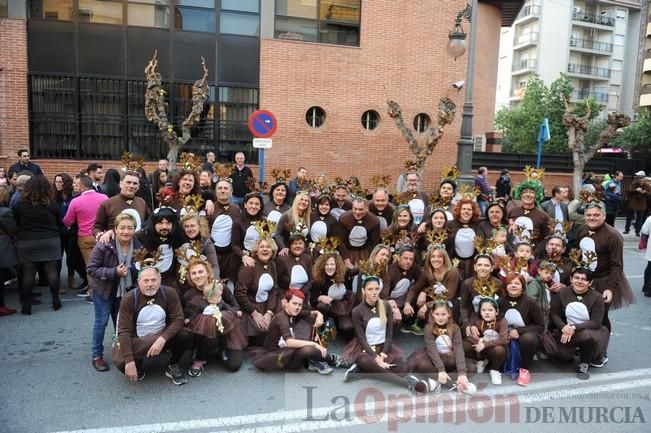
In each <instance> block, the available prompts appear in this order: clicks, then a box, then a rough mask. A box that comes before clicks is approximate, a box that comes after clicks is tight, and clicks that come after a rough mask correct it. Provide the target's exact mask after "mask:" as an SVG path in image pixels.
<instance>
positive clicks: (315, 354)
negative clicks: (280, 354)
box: [283, 346, 327, 370]
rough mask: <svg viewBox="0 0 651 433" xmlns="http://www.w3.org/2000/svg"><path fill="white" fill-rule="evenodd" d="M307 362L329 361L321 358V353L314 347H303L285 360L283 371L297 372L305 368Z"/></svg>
mask: <svg viewBox="0 0 651 433" xmlns="http://www.w3.org/2000/svg"><path fill="white" fill-rule="evenodd" d="M307 361H317V362H320V361H327V359H326V358H324V357H323V356H321V351H320V350H319V349H317V348H316V347H314V346H303V347H299V348H298V349H296V350H294V351H293V353H291V355H289V356H288V357H286V358H285V360H284V368H283V370H295V369H297V368H299V367H303V366H305V363H306V362H307Z"/></svg>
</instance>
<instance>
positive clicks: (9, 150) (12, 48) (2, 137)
mask: <svg viewBox="0 0 651 433" xmlns="http://www.w3.org/2000/svg"><path fill="white" fill-rule="evenodd" d="M0 69H1V70H0V165H8V164H5V163H4V162H3V159H4V158H3V156H8V157H9V160H10V161H11V163H13V162H15V161H14V160H15V159H16V151H17V150H18V149H20V148H23V147H24V148H29V123H28V97H27V27H26V25H25V20H16V19H9V18H0Z"/></svg>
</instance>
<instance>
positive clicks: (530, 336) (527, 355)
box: [518, 331, 540, 369]
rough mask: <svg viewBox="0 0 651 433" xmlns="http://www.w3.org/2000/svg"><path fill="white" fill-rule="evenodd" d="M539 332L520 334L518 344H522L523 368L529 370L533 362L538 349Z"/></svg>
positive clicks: (521, 363)
mask: <svg viewBox="0 0 651 433" xmlns="http://www.w3.org/2000/svg"><path fill="white" fill-rule="evenodd" d="M539 335H540V334H539V333H538V332H535V331H534V332H525V333H524V334H520V338H518V342H519V343H520V366H521V367H522V368H526V369H529V367H530V366H531V362H532V361H533V355H534V354H535V353H536V350H537V349H538V340H539V338H540V337H539Z"/></svg>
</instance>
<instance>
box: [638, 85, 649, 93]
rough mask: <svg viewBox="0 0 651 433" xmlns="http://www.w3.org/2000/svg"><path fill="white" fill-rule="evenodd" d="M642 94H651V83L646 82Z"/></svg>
mask: <svg viewBox="0 0 651 433" xmlns="http://www.w3.org/2000/svg"><path fill="white" fill-rule="evenodd" d="M640 95H651V84H645V85H644V86H642V89H640Z"/></svg>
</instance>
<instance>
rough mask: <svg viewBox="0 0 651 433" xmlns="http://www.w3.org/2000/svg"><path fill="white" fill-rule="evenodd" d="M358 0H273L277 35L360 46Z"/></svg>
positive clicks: (359, 10) (359, 7)
mask: <svg viewBox="0 0 651 433" xmlns="http://www.w3.org/2000/svg"><path fill="white" fill-rule="evenodd" d="M360 21H361V2H360V1H359V0H276V19H275V32H274V35H275V37H276V38H277V39H292V40H299V41H309V42H321V43H326V44H337V45H352V46H359V38H360V36H359V34H360V29H359V26H360Z"/></svg>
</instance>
